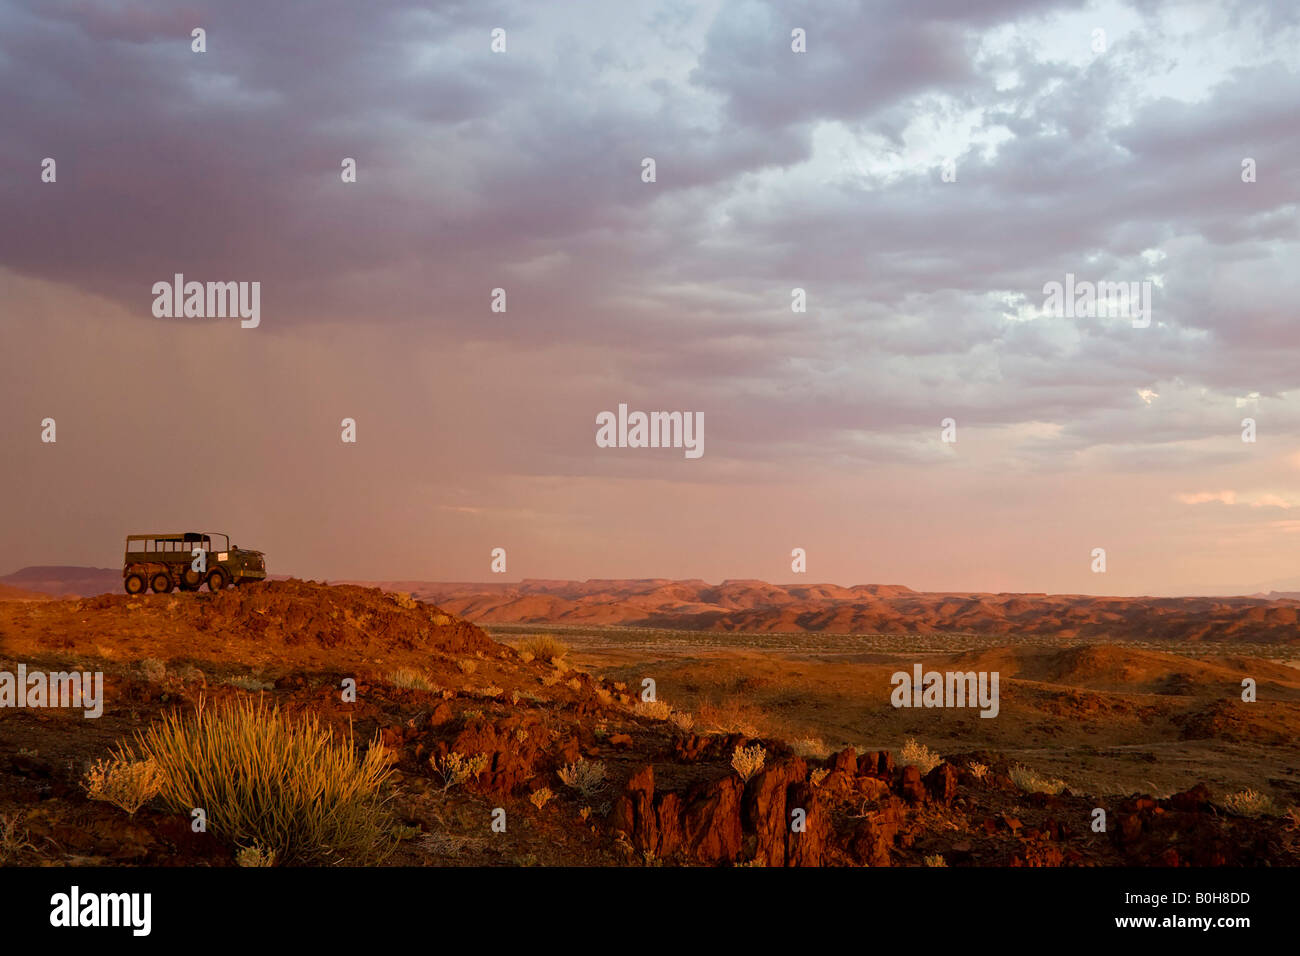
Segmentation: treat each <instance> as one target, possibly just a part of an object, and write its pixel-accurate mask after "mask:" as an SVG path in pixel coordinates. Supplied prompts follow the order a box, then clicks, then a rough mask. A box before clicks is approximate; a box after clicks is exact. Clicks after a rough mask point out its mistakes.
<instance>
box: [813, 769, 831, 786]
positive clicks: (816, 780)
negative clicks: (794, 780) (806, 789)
mask: <svg viewBox="0 0 1300 956" xmlns="http://www.w3.org/2000/svg"><path fill="white" fill-rule="evenodd" d="M830 772H831V771H830V768H829V767H818V768H817V769H816V770H814V771H813V772H812V773H811V774H809V775H808V779H809V780H810V781H811V782H812V785H813V786H814V787H820V786H821V785H822V781H823V780H825V779H826V778H827V776H829V775H830Z"/></svg>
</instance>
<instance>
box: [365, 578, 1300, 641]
mask: <svg viewBox="0 0 1300 956" xmlns="http://www.w3.org/2000/svg"><path fill="white" fill-rule="evenodd" d="M350 583H370V584H373V585H375V586H379V587H384V588H387V589H390V590H397V591H409V592H410V593H411V594H412V595H413V596H414V597H417V598H419V599H421V600H425V601H429V602H431V603H434V604H437V605H438V606H439V607H441V608H442V609H443V610H445V611H448V612H449V613H452V614H456V615H458V616H460V617H464V618H466V619H467V620H470V621H474V622H477V623H497V624H568V625H634V626H642V627H663V628H673V629H681V630H701V631H747V632H757V633H765V632H797V631H821V632H826V633H834V634H933V633H945V632H958V633H974V634H987V635H1001V634H1016V635H1042V636H1052V637H1065V638H1070V637H1106V638H1114V639H1133V640H1157V639H1161V640H1189V641H1200V640H1241V641H1246V640H1249V641H1263V642H1288V643H1289V642H1293V641H1294V642H1300V626H1298V620H1300V600H1295V599H1272V598H1262V597H1097V596H1092V595H1080V594H1038V593H1030V594H1016V593H997V594H992V593H982V592H970V591H962V592H925V591H914V590H912V589H911V588H909V587H905V586H903V585H901V584H861V585H856V586H854V587H841V586H839V585H835V584H806V585H805V584H800V585H793V584H787V585H780V584H769V583H767V582H766V581H754V580H735V581H731V580H729V581H723V582H722V583H721V584H709V583H708V582H706V581H699V580H689V581H674V580H670V579H667V578H653V579H646V580H627V581H620V580H592V581H547V580H525V581H521V582H519V583H518V584H438V583H431V582H427V581H386V582H350Z"/></svg>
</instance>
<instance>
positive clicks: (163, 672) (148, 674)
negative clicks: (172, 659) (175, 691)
mask: <svg viewBox="0 0 1300 956" xmlns="http://www.w3.org/2000/svg"><path fill="white" fill-rule="evenodd" d="M140 673H141V674H143V675H144V678H145V680H147V681H149V683H151V684H161V683H162V682H163V681H165V680H166V679H167V665H166V664H164V663H163V662H162V661H160V660H158V658H156V657H146V658H145V659H144V660H142V661H141V662H140Z"/></svg>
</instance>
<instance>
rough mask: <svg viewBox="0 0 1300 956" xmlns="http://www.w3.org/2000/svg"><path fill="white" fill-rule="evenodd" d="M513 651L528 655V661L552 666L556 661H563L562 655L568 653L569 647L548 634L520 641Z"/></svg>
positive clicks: (536, 635)
mask: <svg viewBox="0 0 1300 956" xmlns="http://www.w3.org/2000/svg"><path fill="white" fill-rule="evenodd" d="M515 650H517V651H519V653H520V654H527V655H530V658H529V659H530V660H538V661H545V662H546V663H548V664H554V663H555V662H556V661H558V660H563V659H564V655H566V654H568V653H569V645H567V644H565V643H564V642H563V641H561V640H559V639H557V638H555V637H553V636H552V635H550V634H534V635H533V636H532V637H526V638H524V639H523V640H522V641H520V642H519V643H518V644H517V645H516V646H515Z"/></svg>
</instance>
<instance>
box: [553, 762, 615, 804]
mask: <svg viewBox="0 0 1300 956" xmlns="http://www.w3.org/2000/svg"><path fill="white" fill-rule="evenodd" d="M557 773H558V775H559V777H560V780H561V781H563V783H564V785H565V786H566V787H569V788H571V789H573V790H576V791H577V792H578V793H579V794H581V795H582V796H583V797H592V796H594V795H595V794H597V793H599V792H600V791H602V790H604V789H605V784H606V781H605V764H604V763H602V762H601V761H599V760H587V759H586V758H583V757H579V758H578V760H577V761H576V762H575V763H571V764H568V765H567V766H564V767H561V768H560V769H559V770H558V771H557Z"/></svg>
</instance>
